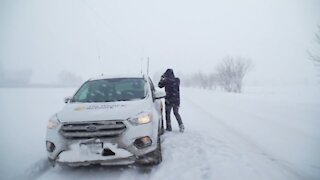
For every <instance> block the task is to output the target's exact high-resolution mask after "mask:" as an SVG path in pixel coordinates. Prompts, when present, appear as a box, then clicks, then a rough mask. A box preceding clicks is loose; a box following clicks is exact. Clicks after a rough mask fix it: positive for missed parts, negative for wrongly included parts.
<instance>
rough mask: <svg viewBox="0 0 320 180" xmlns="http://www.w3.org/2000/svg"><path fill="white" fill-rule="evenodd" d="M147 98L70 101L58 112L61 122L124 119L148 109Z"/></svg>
mask: <svg viewBox="0 0 320 180" xmlns="http://www.w3.org/2000/svg"><path fill="white" fill-rule="evenodd" d="M150 109H151V107H150V103H148V101H147V99H143V100H136V101H125V102H124V101H119V102H105V103H70V104H67V105H66V106H65V107H64V108H63V109H62V110H61V111H60V112H59V113H58V114H57V116H58V119H59V120H60V121H61V122H76V121H97V120H124V119H128V118H129V117H135V116H136V115H137V114H138V113H140V112H144V111H148V110H150Z"/></svg>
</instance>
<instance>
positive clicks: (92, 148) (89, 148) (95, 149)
mask: <svg viewBox="0 0 320 180" xmlns="http://www.w3.org/2000/svg"><path fill="white" fill-rule="evenodd" d="M80 149H81V151H82V152H85V153H93V154H101V152H102V149H103V143H102V142H99V143H81V144H80Z"/></svg>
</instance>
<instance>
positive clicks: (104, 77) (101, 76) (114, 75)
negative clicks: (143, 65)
mask: <svg viewBox="0 0 320 180" xmlns="http://www.w3.org/2000/svg"><path fill="white" fill-rule="evenodd" d="M146 77H148V76H147V75H145V74H113V75H110V74H108V75H105V74H101V75H99V76H96V77H92V78H90V79H89V81H93V80H99V79H113V78H145V79H146Z"/></svg>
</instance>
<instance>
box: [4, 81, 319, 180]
mask: <svg viewBox="0 0 320 180" xmlns="http://www.w3.org/2000/svg"><path fill="white" fill-rule="evenodd" d="M73 92H74V89H57V88H53V89H44V88H39V89H32V88H25V89H6V88H4V89H0V107H1V109H0V114H1V131H0V143H1V148H0V163H1V164H0V179H1V180H7V179H8V180H10V179H17V180H18V179H19V180H20V179H38V180H47V179H49V180H55V179H60V180H64V179H77V180H87V179H91V180H94V179H139V180H143V179H152V180H163V179H183V180H188V179H190V180H194V179H217V180H234V179H244V180H248V179H250V180H251V179H252V180H256V179H259V180H270V179H272V180H294V179H310V180H316V179H320V93H319V92H320V88H319V87H269V88H265V87H264V88H261V87H260V88H257V87H255V88H253V87H252V88H247V89H246V90H245V92H244V93H243V94H229V93H224V92H218V91H209V90H199V89H186V88H182V89H181V92H182V104H181V116H182V119H183V121H184V123H185V127H186V132H185V133H183V134H181V133H179V132H178V128H177V123H176V121H173V128H174V131H173V132H170V133H165V134H164V136H162V150H163V162H162V163H161V164H160V165H159V166H156V167H152V168H148V167H138V166H120V167H101V166H92V167H80V168H67V169H62V168H61V167H55V168H52V167H51V166H49V164H48V163H47V161H46V150H45V131H46V124H47V120H48V118H49V117H50V116H51V115H52V114H53V113H55V112H56V111H58V110H60V109H61V108H62V107H63V105H64V102H63V98H64V97H65V96H69V95H72V94H73ZM173 120H174V119H173Z"/></svg>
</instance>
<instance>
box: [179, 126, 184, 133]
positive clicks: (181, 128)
mask: <svg viewBox="0 0 320 180" xmlns="http://www.w3.org/2000/svg"><path fill="white" fill-rule="evenodd" d="M179 128H180V132H181V133H183V132H184V125H183V124H180V125H179Z"/></svg>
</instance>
